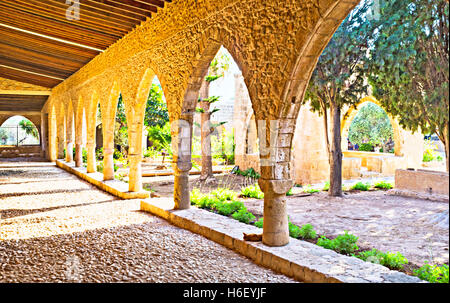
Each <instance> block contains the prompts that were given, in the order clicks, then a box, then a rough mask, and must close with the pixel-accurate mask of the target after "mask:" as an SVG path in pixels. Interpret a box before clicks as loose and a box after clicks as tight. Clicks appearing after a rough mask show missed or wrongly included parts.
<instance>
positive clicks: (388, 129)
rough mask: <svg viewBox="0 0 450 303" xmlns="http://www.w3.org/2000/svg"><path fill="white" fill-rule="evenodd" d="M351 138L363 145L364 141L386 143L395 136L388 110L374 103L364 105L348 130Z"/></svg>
mask: <svg viewBox="0 0 450 303" xmlns="http://www.w3.org/2000/svg"><path fill="white" fill-rule="evenodd" d="M348 137H349V140H350V141H351V142H352V143H353V144H358V145H359V146H361V145H362V144H363V142H364V141H366V142H368V143H370V144H371V145H377V144H384V143H385V142H386V141H387V140H388V139H389V138H393V137H394V132H393V130H392V125H391V121H390V120H389V117H388V115H387V114H386V112H385V111H384V110H383V109H382V108H381V107H379V106H378V105H376V104H374V103H370V102H369V103H367V104H366V105H365V106H363V107H362V108H361V109H360V110H359V111H358V114H357V115H356V116H355V118H354V119H353V122H352V124H351V125H350V130H349V132H348Z"/></svg>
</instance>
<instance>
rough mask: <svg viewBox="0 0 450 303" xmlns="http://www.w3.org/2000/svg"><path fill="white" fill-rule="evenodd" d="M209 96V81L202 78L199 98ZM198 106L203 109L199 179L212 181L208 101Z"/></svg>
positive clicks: (203, 98) (213, 179) (202, 98)
mask: <svg viewBox="0 0 450 303" xmlns="http://www.w3.org/2000/svg"><path fill="white" fill-rule="evenodd" d="M208 97H209V82H208V81H206V80H203V84H202V87H201V89H200V99H201V100H205V99H207V98H208ZM199 104H200V108H201V109H203V113H201V123H200V125H201V147H202V171H201V174H200V180H201V181H206V182H210V181H211V182H214V181H215V178H214V174H213V169H212V156H211V121H210V120H211V113H210V111H209V110H210V103H209V102H207V101H201V102H200V103H199Z"/></svg>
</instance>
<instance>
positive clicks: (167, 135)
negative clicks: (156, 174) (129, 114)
mask: <svg viewBox="0 0 450 303" xmlns="http://www.w3.org/2000/svg"><path fill="white" fill-rule="evenodd" d="M144 108H145V113H144V121H143V122H144V124H143V136H142V149H143V156H144V157H143V163H142V166H143V169H145V168H148V169H150V170H155V169H156V170H165V169H170V166H171V165H170V163H171V157H172V136H171V125H170V120H169V111H168V108H167V100H166V97H165V95H164V90H163V87H162V84H161V82H160V80H159V78H158V76H156V75H155V76H154V78H153V81H152V83H151V87H150V90H149V94H148V97H147V100H146V104H145V107H144ZM144 175H146V172H145V171H143V176H144Z"/></svg>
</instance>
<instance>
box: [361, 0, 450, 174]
mask: <svg viewBox="0 0 450 303" xmlns="http://www.w3.org/2000/svg"><path fill="white" fill-rule="evenodd" d="M379 7H380V15H381V16H382V18H380V19H379V20H374V23H375V24H376V26H377V27H378V31H377V34H376V35H375V36H374V42H373V43H374V45H373V49H372V51H371V60H370V61H369V62H368V63H369V67H370V77H369V81H370V83H371V84H372V86H373V88H374V95H375V96H376V97H377V99H378V100H380V102H381V103H382V104H383V106H384V107H385V109H386V110H387V111H388V112H389V113H391V114H392V115H393V116H396V117H397V118H398V119H399V122H400V125H401V126H402V127H404V128H406V129H409V130H411V131H417V130H419V128H420V129H421V131H422V132H423V133H436V134H437V135H438V137H439V139H440V140H441V141H442V142H443V143H444V145H445V152H446V155H447V171H448V169H449V159H448V158H449V116H448V112H449V84H448V80H449V61H448V59H449V3H448V1H445V0H414V1H410V0H389V1H387V0H380V5H379Z"/></svg>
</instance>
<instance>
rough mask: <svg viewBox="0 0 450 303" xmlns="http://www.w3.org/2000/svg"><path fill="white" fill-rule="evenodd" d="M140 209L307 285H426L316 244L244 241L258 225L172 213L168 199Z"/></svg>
mask: <svg viewBox="0 0 450 303" xmlns="http://www.w3.org/2000/svg"><path fill="white" fill-rule="evenodd" d="M141 210H142V211H146V212H150V213H152V214H154V215H157V216H159V217H162V218H164V219H166V220H168V221H169V222H170V223H172V224H174V225H176V226H178V227H181V228H184V229H188V230H190V231H192V232H195V233H198V234H201V235H203V236H205V237H206V238H208V239H210V240H213V241H215V242H217V243H219V244H222V245H224V246H226V247H228V248H230V249H233V250H235V251H237V252H239V253H241V254H242V255H244V256H247V257H248V258H250V259H252V260H253V261H254V262H255V263H256V264H259V265H263V266H265V267H268V268H271V269H273V270H275V271H277V272H280V273H282V274H284V275H286V276H289V277H293V278H294V279H296V280H298V281H302V282H307V283H423V282H424V281H422V280H420V279H419V278H417V277H412V276H409V275H406V274H404V273H401V272H397V271H393V270H390V269H388V268H386V267H384V266H382V265H379V264H373V263H370V262H365V261H362V260H360V259H358V258H354V257H348V256H344V255H341V254H338V253H336V252H334V251H332V250H329V249H325V248H322V247H320V246H317V245H315V244H312V243H309V242H306V241H301V240H297V239H293V238H291V239H290V243H289V244H288V245H286V246H283V247H269V246H266V245H264V244H263V243H261V242H247V241H244V240H243V232H245V233H257V234H259V233H261V232H262V230H261V229H260V228H257V227H256V226H252V225H248V224H244V223H240V222H239V221H236V220H232V219H230V218H227V217H224V216H221V215H218V214H214V213H211V212H209V211H205V210H202V209H198V208H191V209H188V210H173V203H172V202H171V201H169V200H167V199H152V200H147V201H141Z"/></svg>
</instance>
